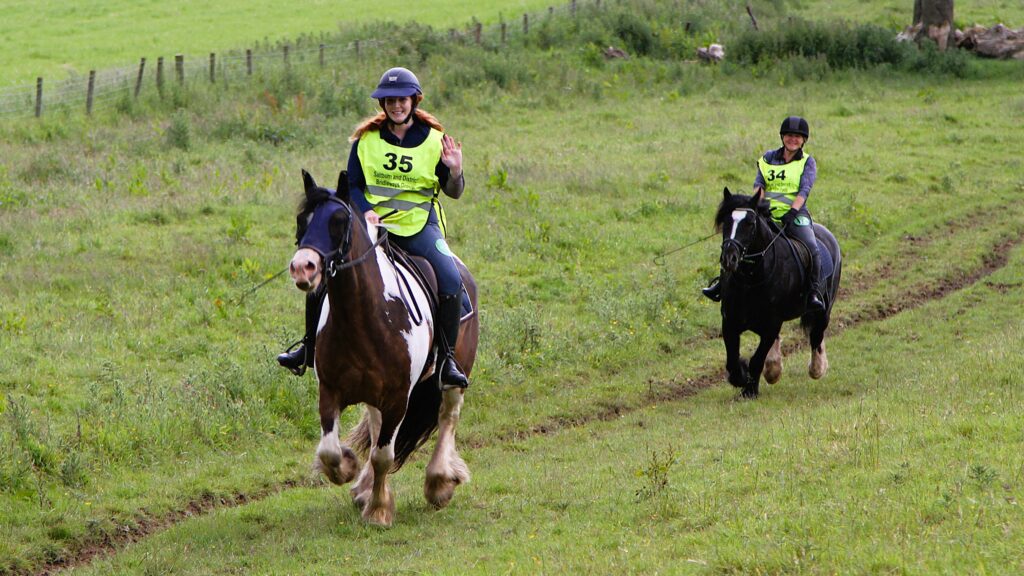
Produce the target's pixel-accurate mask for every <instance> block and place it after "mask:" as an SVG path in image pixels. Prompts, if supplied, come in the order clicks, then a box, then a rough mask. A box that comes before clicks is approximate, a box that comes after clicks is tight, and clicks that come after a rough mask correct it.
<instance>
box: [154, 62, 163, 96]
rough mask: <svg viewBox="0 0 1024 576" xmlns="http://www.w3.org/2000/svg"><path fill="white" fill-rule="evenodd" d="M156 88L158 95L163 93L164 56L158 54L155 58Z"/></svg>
mask: <svg viewBox="0 0 1024 576" xmlns="http://www.w3.org/2000/svg"><path fill="white" fill-rule="evenodd" d="M156 89H157V91H158V92H160V97H161V98H162V97H163V95H164V57H163V56H160V57H158V58H157V59H156Z"/></svg>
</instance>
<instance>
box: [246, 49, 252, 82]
mask: <svg viewBox="0 0 1024 576" xmlns="http://www.w3.org/2000/svg"><path fill="white" fill-rule="evenodd" d="M245 75H246V76H252V48H246V49H245Z"/></svg>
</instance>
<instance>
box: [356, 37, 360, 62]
mask: <svg viewBox="0 0 1024 576" xmlns="http://www.w3.org/2000/svg"><path fill="white" fill-rule="evenodd" d="M358 57H359V40H356V58H358Z"/></svg>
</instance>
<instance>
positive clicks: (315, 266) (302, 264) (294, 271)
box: [288, 248, 323, 292]
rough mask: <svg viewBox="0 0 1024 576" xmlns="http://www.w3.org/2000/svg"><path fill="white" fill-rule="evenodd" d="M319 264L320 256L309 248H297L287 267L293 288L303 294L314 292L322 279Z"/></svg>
mask: <svg viewBox="0 0 1024 576" xmlns="http://www.w3.org/2000/svg"><path fill="white" fill-rule="evenodd" d="M322 268H323V267H322V266H321V264H320V254H319V253H318V252H317V251H316V250H313V249H311V248H299V250H298V251H297V252H295V256H292V261H291V264H289V265H288V272H289V273H290V274H291V276H292V281H293V282H295V286H296V287H297V288H298V289H299V290H302V291H303V292H309V291H311V290H315V289H316V287H317V286H319V285H320V279H321V278H322V277H323V274H321V272H322Z"/></svg>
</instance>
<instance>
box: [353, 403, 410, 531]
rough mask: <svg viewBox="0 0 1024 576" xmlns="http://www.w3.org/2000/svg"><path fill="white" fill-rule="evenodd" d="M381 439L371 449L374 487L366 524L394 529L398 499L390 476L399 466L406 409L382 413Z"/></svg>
mask: <svg viewBox="0 0 1024 576" xmlns="http://www.w3.org/2000/svg"><path fill="white" fill-rule="evenodd" d="M379 415H380V416H379V418H380V426H379V428H378V429H379V430H380V436H379V437H378V438H377V440H376V441H375V442H373V444H372V445H371V446H370V462H369V465H370V466H372V467H373V486H372V488H371V489H370V501H369V502H367V503H366V507H365V508H363V520H366V521H367V522H369V523H370V524H375V525H377V526H385V527H387V526H391V523H392V522H393V521H394V519H395V497H394V494H392V492H391V486H390V485H389V484H388V475H389V474H390V473H391V467H392V466H394V464H395V436H397V431H398V426H399V424H400V423H401V422H402V418H403V417H404V416H405V406H404V405H403V406H401V407H390V408H386V409H384V410H381V411H380V412H379Z"/></svg>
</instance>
